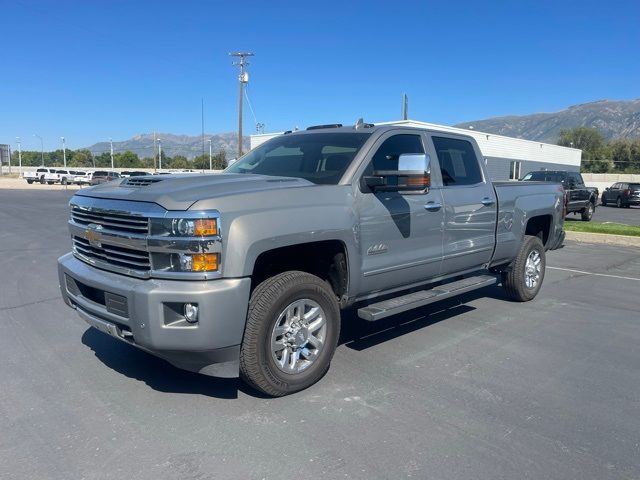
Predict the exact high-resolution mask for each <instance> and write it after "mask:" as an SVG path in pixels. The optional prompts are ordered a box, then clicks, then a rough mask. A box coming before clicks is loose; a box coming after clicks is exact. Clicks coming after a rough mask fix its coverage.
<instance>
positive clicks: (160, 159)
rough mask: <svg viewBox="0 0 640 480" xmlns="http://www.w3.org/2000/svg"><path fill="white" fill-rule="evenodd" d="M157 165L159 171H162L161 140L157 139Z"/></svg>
mask: <svg viewBox="0 0 640 480" xmlns="http://www.w3.org/2000/svg"><path fill="white" fill-rule="evenodd" d="M158 165H159V169H160V170H162V140H160V139H158Z"/></svg>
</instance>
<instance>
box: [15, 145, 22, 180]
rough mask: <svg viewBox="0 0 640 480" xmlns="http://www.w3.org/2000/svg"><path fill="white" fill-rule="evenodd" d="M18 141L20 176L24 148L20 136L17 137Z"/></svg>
mask: <svg viewBox="0 0 640 480" xmlns="http://www.w3.org/2000/svg"><path fill="white" fill-rule="evenodd" d="M16 141H17V142H18V162H19V165H20V176H22V148H21V147H20V137H16Z"/></svg>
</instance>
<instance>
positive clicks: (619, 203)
mask: <svg viewBox="0 0 640 480" xmlns="http://www.w3.org/2000/svg"><path fill="white" fill-rule="evenodd" d="M616 207H618V208H622V198H620V197H618V198H616Z"/></svg>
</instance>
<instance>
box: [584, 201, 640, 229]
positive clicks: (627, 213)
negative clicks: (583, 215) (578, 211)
mask: <svg viewBox="0 0 640 480" xmlns="http://www.w3.org/2000/svg"><path fill="white" fill-rule="evenodd" d="M573 218H575V219H576V220H580V215H576V216H575V217H573ZM592 220H593V221H594V222H615V223H624V224H625V225H640V207H636V206H632V207H629V208H617V207H615V206H612V205H607V206H606V207H604V206H602V205H598V206H597V207H596V211H595V212H594V213H593V219H592Z"/></svg>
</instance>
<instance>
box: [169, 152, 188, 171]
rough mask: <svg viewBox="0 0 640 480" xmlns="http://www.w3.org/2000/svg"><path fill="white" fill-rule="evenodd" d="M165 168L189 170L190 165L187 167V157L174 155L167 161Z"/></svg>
mask: <svg viewBox="0 0 640 480" xmlns="http://www.w3.org/2000/svg"><path fill="white" fill-rule="evenodd" d="M167 166H168V167H169V168H190V167H191V165H189V160H187V157H185V156H183V155H176V156H175V157H173V158H172V159H170V160H168V165H167Z"/></svg>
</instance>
